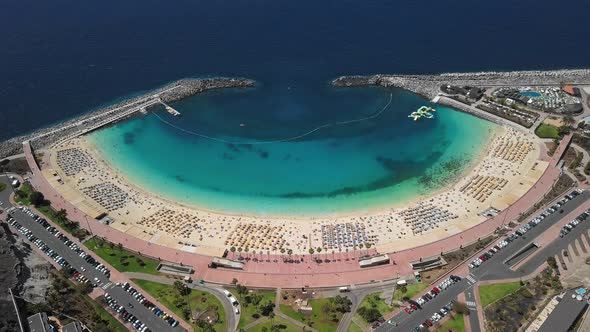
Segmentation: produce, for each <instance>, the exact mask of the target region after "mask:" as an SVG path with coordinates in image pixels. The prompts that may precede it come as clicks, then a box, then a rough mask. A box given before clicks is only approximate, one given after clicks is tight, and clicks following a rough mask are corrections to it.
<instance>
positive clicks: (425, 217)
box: [400, 203, 458, 234]
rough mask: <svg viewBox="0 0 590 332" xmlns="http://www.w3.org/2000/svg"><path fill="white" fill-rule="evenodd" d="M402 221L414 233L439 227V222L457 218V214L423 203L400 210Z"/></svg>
mask: <svg viewBox="0 0 590 332" xmlns="http://www.w3.org/2000/svg"><path fill="white" fill-rule="evenodd" d="M400 215H401V217H402V219H403V221H404V223H405V224H406V225H407V226H408V227H410V228H411V229H412V232H413V233H414V234H420V233H422V232H425V231H428V230H430V229H434V228H436V227H439V224H440V223H443V222H447V221H449V220H451V219H456V218H458V216H457V215H455V214H453V213H451V212H450V211H448V210H445V209H442V208H440V207H438V206H435V205H432V204H429V203H424V204H419V205H417V206H415V207H412V208H409V209H406V210H404V211H402V212H400Z"/></svg>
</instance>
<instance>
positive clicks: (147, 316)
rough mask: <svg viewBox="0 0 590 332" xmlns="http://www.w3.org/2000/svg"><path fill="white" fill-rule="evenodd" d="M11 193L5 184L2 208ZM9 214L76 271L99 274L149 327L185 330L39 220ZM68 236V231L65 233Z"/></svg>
mask: <svg viewBox="0 0 590 332" xmlns="http://www.w3.org/2000/svg"><path fill="white" fill-rule="evenodd" d="M0 181H2V182H4V183H7V184H8V179H7V178H6V177H5V176H0ZM8 186H10V184H8ZM11 193H12V191H11V190H10V189H9V188H6V190H4V191H2V192H0V201H2V203H3V204H2V208H3V209H5V210H6V209H8V208H10V207H12V204H10V202H9V200H8V197H9V196H10V194H11ZM11 215H12V216H13V217H14V219H15V220H16V221H17V222H18V223H19V224H21V225H22V226H24V227H26V228H28V229H29V230H30V231H31V232H32V233H33V234H34V235H35V236H36V237H37V238H39V239H41V240H42V241H43V242H45V244H46V245H47V246H48V247H50V248H51V249H53V250H54V251H55V252H57V254H58V255H59V256H61V257H63V258H65V259H66V260H67V261H68V263H70V265H72V266H73V267H74V268H75V269H77V270H78V272H80V273H82V274H83V275H84V276H86V277H87V278H88V279H89V280H91V281H92V280H94V278H98V280H99V284H100V286H99V287H102V288H103V289H104V290H105V291H106V292H108V293H109V294H110V295H111V296H112V297H113V299H115V300H116V301H117V302H118V303H119V305H122V306H124V307H125V310H127V311H128V312H130V313H131V314H132V315H134V316H135V317H137V319H139V320H140V321H141V322H142V323H144V324H146V325H147V326H148V328H149V329H151V330H152V331H154V332H159V331H184V329H183V328H182V327H180V325H179V326H177V327H175V328H173V327H171V326H170V325H169V324H168V323H166V322H165V321H164V320H163V319H161V318H159V317H157V316H156V315H154V314H153V313H152V312H151V311H150V310H149V309H148V308H146V307H144V306H143V305H141V304H140V303H139V302H137V300H135V299H134V298H133V297H132V296H131V294H129V293H127V292H126V291H124V290H123V288H121V287H115V285H114V284H113V283H112V282H111V281H110V280H109V279H108V278H107V277H106V276H105V275H104V274H102V273H101V272H99V271H97V270H96V269H95V268H94V266H92V265H90V264H89V263H88V262H86V261H85V260H84V259H82V258H81V257H79V256H78V254H77V253H76V252H75V251H73V250H71V249H70V248H69V247H68V246H66V245H65V243H63V242H62V241H61V240H60V239H58V238H57V237H55V236H54V235H52V234H51V233H49V232H48V231H47V230H46V229H45V228H44V227H43V226H42V225H41V224H39V223H37V222H36V221H35V220H34V219H33V218H31V217H30V216H29V215H27V214H26V213H24V212H23V211H21V210H18V209H16V210H14V211H12V213H11ZM70 236H71V235H68V237H70ZM85 251H86V252H87V253H91V251H90V250H85ZM46 257H47V256H46ZM47 258H48V257H47ZM82 267H83V268H85V269H86V271H85V272H82V270H81V268H82ZM129 303H131V304H133V307H130V306H129ZM162 309H166V308H162Z"/></svg>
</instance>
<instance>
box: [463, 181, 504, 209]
mask: <svg viewBox="0 0 590 332" xmlns="http://www.w3.org/2000/svg"><path fill="white" fill-rule="evenodd" d="M507 183H508V180H506V179H503V178H499V177H495V176H488V175H486V176H482V175H477V176H475V177H473V178H472V179H471V180H470V181H469V182H468V183H467V184H465V185H464V186H463V187H461V189H459V191H461V192H462V193H464V194H466V195H467V196H470V197H473V198H475V199H477V200H478V201H480V202H482V203H483V202H484V201H485V200H486V199H488V197H490V195H491V194H492V193H493V192H494V190H501V189H502V188H504V186H506V184H507Z"/></svg>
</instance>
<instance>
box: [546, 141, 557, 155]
mask: <svg viewBox="0 0 590 332" xmlns="http://www.w3.org/2000/svg"><path fill="white" fill-rule="evenodd" d="M545 146H546V147H547V155H548V156H553V153H554V152H555V149H557V144H555V143H553V142H545Z"/></svg>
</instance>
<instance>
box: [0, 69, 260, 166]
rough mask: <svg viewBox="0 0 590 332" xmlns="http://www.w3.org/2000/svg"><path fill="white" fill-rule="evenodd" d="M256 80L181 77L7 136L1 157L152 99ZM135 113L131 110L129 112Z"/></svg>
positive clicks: (104, 120) (49, 141)
mask: <svg viewBox="0 0 590 332" xmlns="http://www.w3.org/2000/svg"><path fill="white" fill-rule="evenodd" d="M254 85H255V81H254V80H251V79H246V78H224V77H217V78H204V79H192V78H189V79H181V80H178V81H175V82H172V83H169V84H166V85H164V86H162V87H160V88H157V89H155V90H152V91H149V92H147V93H145V94H143V95H141V96H136V97H133V98H129V99H126V100H123V101H121V102H118V103H116V104H113V105H110V106H108V107H104V108H101V109H99V110H96V111H93V112H89V113H87V114H84V115H81V116H78V117H76V118H73V119H70V120H67V121H64V122H61V123H58V124H56V125H53V126H50V127H47V128H42V129H38V130H36V131H33V132H31V133H28V134H26V135H21V136H17V137H13V138H10V139H8V140H5V141H3V142H0V159H2V158H5V157H8V156H12V155H17V154H20V153H22V152H23V149H22V142H24V141H30V143H31V145H32V146H33V148H35V149H42V148H45V147H48V146H50V145H51V144H53V143H54V142H56V141H58V140H60V139H63V138H66V137H69V136H71V135H75V134H76V133H78V132H80V131H82V130H85V129H87V128H90V127H93V126H94V127H95V126H97V125H100V124H103V123H109V124H110V123H114V122H116V121H120V120H122V119H125V118H127V117H128V116H126V114H128V113H131V112H130V111H132V110H133V109H136V108H138V107H142V106H143V105H144V104H145V105H146V108H147V109H149V107H153V105H154V104H155V103H154V101H155V99H156V98H157V97H159V98H160V99H161V100H162V101H164V102H166V103H172V102H175V101H178V100H181V99H183V98H188V97H191V96H194V95H196V94H199V93H201V92H204V91H207V90H214V89H226V88H247V87H253V86H254ZM134 114H137V113H131V114H130V115H129V116H132V115H134Z"/></svg>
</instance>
